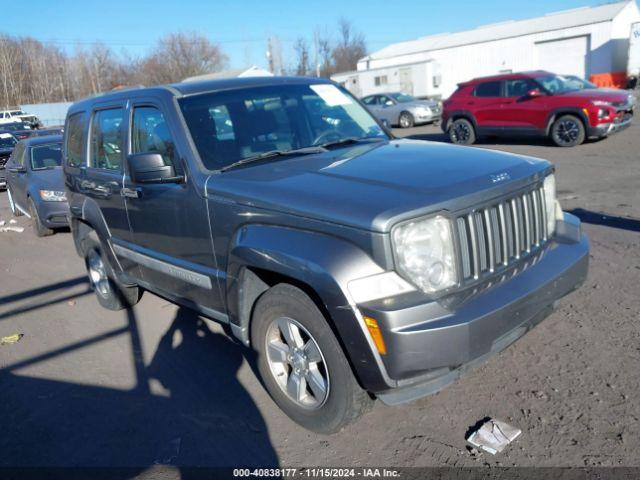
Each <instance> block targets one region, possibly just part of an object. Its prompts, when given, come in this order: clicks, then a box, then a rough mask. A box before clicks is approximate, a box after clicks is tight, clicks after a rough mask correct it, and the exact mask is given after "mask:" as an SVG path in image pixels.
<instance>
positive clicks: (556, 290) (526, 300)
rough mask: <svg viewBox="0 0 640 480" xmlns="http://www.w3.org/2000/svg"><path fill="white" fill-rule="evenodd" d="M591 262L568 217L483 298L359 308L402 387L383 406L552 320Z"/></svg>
mask: <svg viewBox="0 0 640 480" xmlns="http://www.w3.org/2000/svg"><path fill="white" fill-rule="evenodd" d="M588 261H589V240H588V238H587V236H586V235H584V234H582V233H581V229H580V222H579V220H578V219H577V218H576V217H574V216H572V215H569V214H565V216H564V221H560V222H558V229H557V234H556V237H555V238H554V240H553V241H552V242H550V243H549V244H548V245H547V246H546V247H545V249H544V250H543V252H541V254H540V255H539V257H537V258H531V259H529V260H527V261H526V263H525V264H522V265H519V266H517V267H516V268H517V269H518V271H517V272H516V274H513V275H512V276H509V275H507V277H508V278H507V279H504V280H503V281H502V282H497V281H496V280H495V279H494V280H493V283H494V285H492V286H491V285H489V286H487V288H486V289H485V291H483V292H480V293H478V294H476V295H473V296H471V297H469V298H467V299H464V298H463V297H460V298H459V299H456V298H455V296H452V297H448V298H446V299H442V300H440V301H431V302H428V303H416V304H413V305H411V304H410V305H407V304H403V302H402V301H398V302H392V303H386V304H385V303H380V304H378V305H367V306H361V307H360V310H361V313H362V314H363V315H366V316H370V317H372V318H375V319H376V320H377V321H378V324H379V325H380V327H381V329H382V334H383V337H384V341H385V343H386V346H387V352H388V353H387V354H386V355H384V356H383V357H382V362H383V365H384V368H385V370H386V372H387V375H388V376H389V377H390V378H391V379H392V380H393V381H395V383H396V385H397V387H396V388H393V389H390V390H387V391H383V392H375V393H377V395H378V397H379V398H380V399H381V400H382V401H383V402H385V403H389V404H397V403H404V402H407V401H411V400H413V399H416V398H419V397H422V396H425V395H429V394H431V393H435V392H437V391H438V390H440V389H442V388H443V387H444V386H446V385H447V384H449V383H451V382H453V381H455V380H456V379H458V378H459V377H460V376H461V375H462V374H463V373H465V372H466V371H468V370H470V369H471V368H472V367H475V366H477V365H479V364H481V363H483V362H484V361H485V360H487V359H488V358H489V357H490V356H491V355H493V354H495V353H497V352H499V351H501V350H503V349H504V348H506V347H507V346H509V345H510V344H511V343H513V342H514V341H515V340H517V339H518V338H520V337H521V336H522V335H523V334H524V333H526V332H527V331H528V330H529V329H531V328H532V327H533V326H535V325H536V324H537V323H539V322H540V321H542V320H543V319H544V318H545V317H546V316H548V314H549V313H550V312H551V311H552V310H553V308H554V306H555V303H556V301H557V300H558V299H560V298H561V297H563V296H565V295H567V294H568V293H570V292H571V291H573V290H574V289H576V288H577V287H578V286H580V285H581V284H582V282H584V280H585V278H586V276H587V271H588Z"/></svg>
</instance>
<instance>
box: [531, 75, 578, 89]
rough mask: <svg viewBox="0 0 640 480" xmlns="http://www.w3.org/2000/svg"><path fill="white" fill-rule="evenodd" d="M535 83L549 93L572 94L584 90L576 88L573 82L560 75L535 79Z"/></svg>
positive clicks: (576, 85)
mask: <svg viewBox="0 0 640 480" xmlns="http://www.w3.org/2000/svg"><path fill="white" fill-rule="evenodd" d="M574 78H577V77H574ZM536 81H537V82H538V83H539V84H540V85H542V86H543V87H544V89H545V90H547V91H548V92H550V93H566V92H574V91H576V90H580V89H581V88H584V87H580V86H578V84H577V83H576V81H575V80H572V79H571V78H569V77H564V76H562V75H545V76H544V77H536ZM583 81H584V80H583Z"/></svg>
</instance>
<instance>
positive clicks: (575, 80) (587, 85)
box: [565, 75, 598, 90]
mask: <svg viewBox="0 0 640 480" xmlns="http://www.w3.org/2000/svg"><path fill="white" fill-rule="evenodd" d="M565 78H566V79H567V82H568V83H569V84H570V85H573V86H574V87H575V88H576V89H577V90H592V89H594V88H598V87H597V86H596V85H594V84H593V83H591V82H588V81H587V80H585V79H584V78H580V77H576V76H575V75H567V76H566V77H565Z"/></svg>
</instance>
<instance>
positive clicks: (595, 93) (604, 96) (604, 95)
mask: <svg viewBox="0 0 640 480" xmlns="http://www.w3.org/2000/svg"><path fill="white" fill-rule="evenodd" d="M557 95H558V96H562V97H572V98H580V99H585V100H604V101H605V102H611V103H613V102H626V101H627V99H628V98H629V92H627V91H626V90H615V89H613V88H606V89H605V88H591V89H584V90H575V91H572V92H567V93H561V94H557Z"/></svg>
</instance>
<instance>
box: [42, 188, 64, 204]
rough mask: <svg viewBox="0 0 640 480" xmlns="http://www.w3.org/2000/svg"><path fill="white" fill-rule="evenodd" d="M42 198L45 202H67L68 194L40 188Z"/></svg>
mask: <svg viewBox="0 0 640 480" xmlns="http://www.w3.org/2000/svg"><path fill="white" fill-rule="evenodd" d="M40 198H42V200H44V201H45V202H66V201H67V194H66V193H65V192H58V191H55V190H40Z"/></svg>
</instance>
